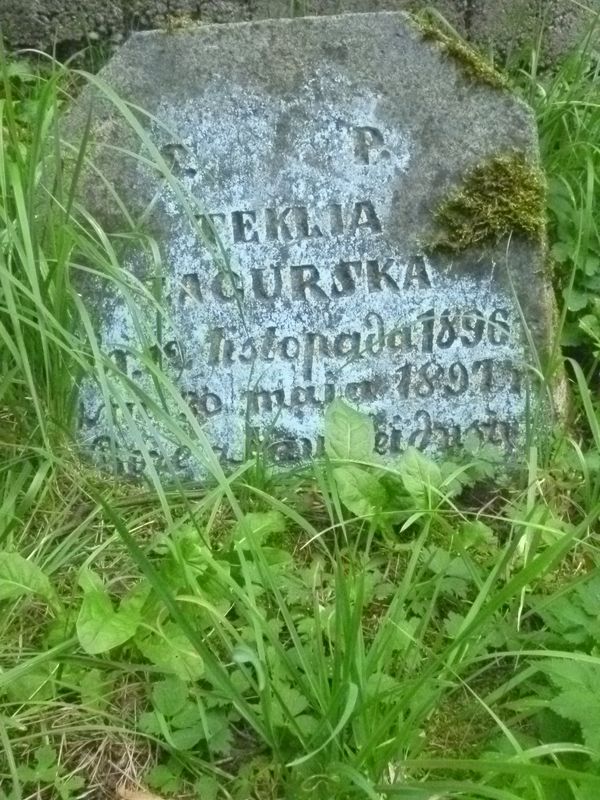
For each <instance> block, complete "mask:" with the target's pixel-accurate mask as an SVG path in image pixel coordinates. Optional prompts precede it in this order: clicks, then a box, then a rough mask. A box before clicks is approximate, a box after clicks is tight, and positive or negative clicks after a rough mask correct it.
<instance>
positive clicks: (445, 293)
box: [79, 86, 529, 479]
mask: <svg viewBox="0 0 600 800" xmlns="http://www.w3.org/2000/svg"><path fill="white" fill-rule="evenodd" d="M236 91H237V90H236V88H235V87H232V92H233V96H234V99H235V108H234V107H233V106H231V107H230V106H229V105H228V106H227V107H228V108H230V113H231V115H232V116H231V120H233V122H232V123H231V124H230V125H229V127H227V126H225V128H224V129H223V130H221V128H220V127H219V124H218V123H219V120H220V119H221V111H220V109H219V104H218V103H216V102H215V98H214V97H212V101H211V98H210V96H207V97H208V99H207V100H206V103H207V104H208V105H206V107H205V108H200V107H198V108H196V106H194V107H191V106H189V105H182V106H181V107H179V106H177V105H174V104H170V105H169V104H167V105H168V108H167V107H165V109H163V112H162V113H163V114H164V115H166V118H168V120H169V123H170V125H169V128H170V130H175V131H179V132H180V135H181V139H180V140H178V139H177V138H174V137H173V135H172V133H167V132H166V131H165V130H164V129H163V128H161V127H160V126H157V127H156V129H153V130H152V131H151V132H150V133H151V135H152V136H153V137H154V138H155V140H156V144H157V146H158V147H159V149H160V150H161V152H162V154H163V156H164V158H165V159H166V161H167V162H168V163H169V164H170V165H171V166H172V169H173V171H174V173H175V174H176V176H177V177H178V178H179V179H180V181H181V185H182V186H183V187H184V188H185V190H186V191H188V192H189V195H190V198H191V199H190V207H191V209H192V211H191V213H189V214H187V215H185V214H182V212H181V207H180V204H179V203H178V197H177V195H176V194H175V193H174V191H173V189H172V188H170V186H169V185H168V182H166V181H157V182H156V183H155V184H154V189H155V200H154V201H153V202H154V203H155V208H156V209H158V211H157V213H159V214H160V215H161V225H162V228H161V231H163V232H162V233H161V236H162V239H161V241H160V243H159V245H160V247H159V249H160V258H156V254H155V256H154V258H153V259H152V262H151V263H150V261H149V260H148V259H146V258H145V257H143V256H142V255H134V256H132V257H131V258H130V259H129V260H127V259H126V263H125V264H124V266H125V267H126V268H129V269H131V270H132V271H134V272H135V275H136V278H137V279H139V280H140V281H141V283H142V285H144V286H145V287H146V289H147V291H148V292H149V293H150V295H149V296H153V297H155V298H158V303H157V304H156V305H152V304H151V303H150V302H149V301H148V299H147V298H146V299H140V301H139V303H138V304H137V305H136V307H135V314H133V313H131V311H130V310H128V309H127V307H126V306H125V305H124V304H121V305H119V304H118V303H107V304H106V306H105V311H104V313H105V317H104V320H103V323H102V329H101V331H100V332H99V333H100V339H101V341H102V347H103V351H104V352H105V353H106V354H107V355H108V356H109V358H110V363H111V364H112V365H113V367H114V375H111V380H113V379H114V380H119V381H121V391H122V393H123V394H122V396H123V397H124V398H125V399H124V400H123V401H122V402H113V403H112V404H111V403H110V402H109V401H107V400H106V397H105V395H104V394H103V393H102V392H100V391H99V390H98V388H97V387H95V386H93V385H91V384H84V385H83V387H82V390H81V393H80V418H79V425H80V431H81V436H82V440H83V441H84V442H85V443H86V446H87V448H88V449H89V450H90V451H91V453H92V455H93V458H94V459H95V460H96V461H97V462H98V463H99V464H100V465H104V466H109V465H110V466H112V467H113V468H116V469H117V471H118V472H119V473H120V474H124V475H131V476H134V477H139V476H141V475H143V474H144V473H145V472H146V471H147V468H148V464H149V463H150V464H152V465H153V468H154V469H156V470H158V471H159V472H170V473H175V474H178V475H180V476H185V477H189V478H193V479H199V478H200V479H201V478H203V477H205V474H206V467H205V466H204V465H203V464H202V463H200V461H199V459H198V457H197V455H195V454H194V452H193V449H194V448H193V447H192V446H191V444H190V446H189V447H188V446H187V445H186V446H183V445H182V444H181V437H180V438H179V440H178V437H177V436H175V435H173V434H172V431H171V430H170V429H169V426H168V425H166V424H165V423H164V420H162V421H161V417H160V414H159V413H158V412H157V409H164V408H165V406H166V407H167V408H168V410H169V417H170V421H171V422H172V424H173V425H174V426H179V430H181V431H183V432H184V433H185V436H186V437H187V438H186V439H184V441H186V442H188V443H194V442H196V443H197V442H200V443H201V446H202V447H204V442H205V441H208V443H209V444H210V445H211V447H212V449H213V451H214V453H215V454H216V455H217V456H218V458H219V459H220V460H221V461H222V462H223V463H224V464H225V465H228V466H235V465H238V464H241V463H243V462H244V461H245V459H246V458H247V457H248V455H249V454H251V453H252V452H253V451H254V450H256V449H257V448H260V451H261V452H262V453H264V454H265V455H266V457H267V458H269V459H270V460H271V461H273V462H274V463H276V464H279V465H281V466H282V467H284V466H289V465H292V464H296V463H298V462H303V461H306V460H308V459H311V458H318V457H321V456H323V455H324V452H325V447H324V430H323V423H324V415H325V411H326V409H327V407H328V405H329V404H330V403H331V402H332V401H333V400H335V399H336V398H342V399H344V400H345V401H346V402H347V403H349V404H351V405H352V406H354V407H355V408H358V409H360V410H362V411H364V412H365V413H367V414H369V415H371V417H372V419H373V421H374V424H375V429H376V440H375V453H374V455H375V456H376V457H379V458H382V459H384V460H388V461H389V462H391V463H393V461H394V459H396V458H397V457H398V456H399V454H401V453H402V452H403V450H405V449H406V448H407V447H409V446H413V447H417V448H419V449H421V450H423V451H426V452H428V453H430V454H439V453H441V452H443V451H445V450H449V449H459V448H461V447H463V446H465V444H468V443H470V444H472V443H473V442H475V443H478V444H480V445H493V446H494V447H497V448H499V449H500V450H501V451H502V452H503V453H504V454H506V456H507V457H510V456H511V455H512V454H514V453H516V452H518V450H519V448H520V447H521V445H522V442H523V436H524V425H523V420H524V416H525V411H526V408H527V403H528V397H529V379H528V373H527V368H526V364H527V357H526V348H525V342H524V337H523V334H522V325H521V317H520V310H519V306H518V303H517V302H516V301H515V298H514V297H513V295H512V293H511V291H510V290H509V289H508V288H507V285H505V284H503V283H501V282H499V281H497V280H496V276H497V274H498V272H499V270H500V267H501V265H500V264H499V262H498V260H494V257H493V256H492V255H491V254H490V255H489V256H485V257H484V256H482V255H481V254H478V255H477V257H475V256H473V257H472V261H471V256H470V255H469V254H466V255H464V256H463V255H461V256H457V257H456V259H457V260H458V261H460V264H459V265H458V267H457V265H456V264H455V263H454V260H453V259H452V258H449V257H441V256H440V257H435V258H434V257H432V256H429V255H427V254H426V252H424V251H423V248H422V247H421V245H420V235H421V231H420V230H417V229H416V228H415V229H413V227H411V226H412V225H413V222H412V220H413V218H415V219H416V218H417V217H418V216H419V214H420V210H419V209H420V206H419V205H418V204H417V205H415V204H413V197H412V191H413V185H412V183H411V182H412V181H414V180H417V179H418V174H419V173H418V166H415V164H414V159H417V158H418V157H419V148H418V147H417V146H416V144H415V140H414V136H413V134H412V133H411V132H410V130H409V127H410V126H408V127H407V129H406V130H404V129H403V128H401V127H399V124H400V123H397V122H394V123H393V124H392V123H390V122H389V120H388V122H386V121H385V120H383V119H380V117H379V111H378V109H379V99H378V96H377V95H369V96H368V97H366V96H362V95H361V94H360V92H359V93H358V94H356V95H353V96H352V102H348V103H346V104H343V105H341V106H340V105H337V104H336V102H337V101H336V100H335V98H334V99H331V100H330V105H329V106H328V107H327V110H326V112H323V113H322V114H321V115H320V116H319V115H318V114H315V115H314V118H313V117H312V116H311V117H307V118H306V120H305V122H304V124H303V126H300V127H298V126H293V125H291V124H290V125H288V123H287V117H286V116H285V113H284V112H283V111H281V110H278V109H279V106H278V105H277V103H279V102H281V103H283V106H285V108H287V109H288V111H289V108H290V102H291V101H289V99H285V100H278V101H277V103H273V100H272V98H270V97H269V96H268V95H264V96H263V95H261V96H260V98H258V99H257V98H256V97H255V98H254V100H252V92H250V91H244V92H242V93H239V92H238V93H236ZM253 91H254V90H253ZM302 91H306V92H308V93H309V94H310V92H311V91H313V90H312V89H311V88H310V87H308V86H307V87H305V89H303V90H302ZM315 91H316V90H315ZM211 102H212V105H211ZM307 102H308V101H307ZM310 102H313V101H312V100H310ZM252 103H254V104H255V105H252ZM292 105H293V103H292ZM256 107H260V108H261V109H262V110H261V114H262V116H261V115H257V114H255V113H254V109H255V108H256ZM286 113H287V112H286ZM241 119H243V120H244V128H243V135H242V133H241V132H240V131H241V130H242V129H241V128H240V122H239V120H241ZM265 119H266V120H267V121H265ZM231 120H230V121H231ZM273 132H275V133H273ZM273 136H276V137H279V138H280V139H281V140H282V141H283V140H285V141H289V143H291V144H289V145H286V146H289V148H290V149H289V151H288V152H287V158H285V159H278V157H277V153H276V148H277V146H279V145H277V143H276V142H275V140H274V139H273V138H272V137H273ZM277 141H279V140H277ZM274 148H275V149H274ZM411 170H412V171H411ZM215 175H216V176H218V177H219V180H218V181H217V180H213V178H214V176H215ZM196 200H197V201H198V202H197V204H195V201H196ZM423 202H424V201H423V199H421V200H419V203H421V204H422V203H423ZM461 259H462V260H461ZM496 259H497V257H496ZM159 261H160V263H161V269H162V272H160V274H157V262H159ZM157 306H158V307H160V308H162V313H161V312H159V311H158V310H157ZM140 331H143V334H144V336H143V340H142V339H141V337H140ZM158 373H160V375H161V376H164V381H165V384H164V386H163V384H162V383H161V380H162V379H161V380H158V379H157V377H156V376H157V374H158ZM167 385H168V386H169V388H168V389H165V386H167ZM127 392H132V393H137V394H136V398H137V399H135V398H133V397H130V398H128V397H127ZM175 395H176V396H177V399H176V400H175V399H174V397H175ZM107 402H108V405H107ZM136 428H137V430H139V431H142V432H143V433H142V434H140V435H139V436H131V434H130V431H132V430H135V429H136ZM199 432H200V433H199ZM203 437H206V439H204V438H203Z"/></svg>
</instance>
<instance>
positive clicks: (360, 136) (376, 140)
mask: <svg viewBox="0 0 600 800" xmlns="http://www.w3.org/2000/svg"><path fill="white" fill-rule="evenodd" d="M352 134H353V138H354V158H355V159H356V161H358V162H359V163H360V164H374V163H376V162H377V161H378V158H377V157H373V155H372V154H371V150H374V151H375V152H377V151H380V150H381V148H382V147H383V145H384V140H383V134H382V133H381V131H380V130H378V129H377V128H372V127H371V126H369V125H366V126H364V127H361V128H354V129H353V131H352ZM386 156H387V157H388V158H389V152H388V151H387V150H383V151H382V152H381V153H380V156H379V157H383V158H385V157H386Z"/></svg>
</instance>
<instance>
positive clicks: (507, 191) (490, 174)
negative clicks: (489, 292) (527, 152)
mask: <svg viewBox="0 0 600 800" xmlns="http://www.w3.org/2000/svg"><path fill="white" fill-rule="evenodd" d="M545 195H546V184H545V180H544V176H543V173H542V172H541V170H540V169H539V168H538V167H536V166H535V165H533V164H531V163H530V162H529V161H527V159H526V158H525V156H524V155H523V154H522V153H511V154H508V155H502V156H496V157H494V158H492V159H490V160H489V161H487V162H485V163H483V164H480V165H479V166H477V167H475V169H474V170H473V171H472V172H470V173H469V174H468V175H467V176H466V178H465V180H464V182H463V184H462V186H460V187H459V188H458V189H456V190H455V191H453V192H452V193H451V194H450V195H449V196H448V197H447V198H446V199H445V200H443V202H442V203H441V204H440V205H439V207H438V208H437V210H436V212H435V214H434V220H435V223H436V225H437V228H438V233H437V234H436V235H435V236H434V238H433V239H432V240H431V241H430V242H428V243H427V250H428V251H430V252H431V251H436V250H438V251H439V250H446V251H451V252H458V251H461V250H465V249H467V248H468V247H472V246H474V245H482V244H485V243H489V242H496V241H498V240H499V239H500V238H501V237H503V236H506V235H508V234H511V233H520V234H524V235H526V236H530V237H541V236H542V235H543V231H544V226H545V207H546V203H545Z"/></svg>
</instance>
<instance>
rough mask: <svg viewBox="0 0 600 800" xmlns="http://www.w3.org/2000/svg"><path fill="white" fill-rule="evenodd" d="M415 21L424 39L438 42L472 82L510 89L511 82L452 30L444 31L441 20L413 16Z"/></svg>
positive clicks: (431, 16)
mask: <svg viewBox="0 0 600 800" xmlns="http://www.w3.org/2000/svg"><path fill="white" fill-rule="evenodd" d="M413 20H414V22H415V23H416V25H417V27H418V28H419V30H420V31H421V33H422V35H423V38H424V39H426V40H429V41H433V42H436V43H437V45H438V46H439V48H440V49H441V50H443V52H444V53H446V54H447V55H449V56H450V57H451V58H453V59H454V60H455V61H457V62H458V63H459V64H460V66H461V67H462V70H463V72H464V73H465V74H466V75H467V77H469V78H470V79H471V80H474V81H478V82H480V83H485V84H487V85H488V86H493V87H494V88H495V89H510V81H509V80H508V78H507V77H506V76H505V75H503V74H502V73H501V72H498V70H496V69H495V68H494V66H493V65H492V64H490V62H489V61H488V60H487V59H486V58H484V56H482V55H481V54H480V53H478V52H477V51H476V50H474V49H473V48H472V47H471V46H470V45H468V44H467V43H466V42H465V41H464V40H463V39H461V37H460V36H459V35H458V34H457V33H455V32H453V31H452V29H451V28H449V29H447V30H442V28H441V23H440V20H438V19H437V17H434V16H433V15H432V14H430V13H429V14H428V13H423V14H416V15H413Z"/></svg>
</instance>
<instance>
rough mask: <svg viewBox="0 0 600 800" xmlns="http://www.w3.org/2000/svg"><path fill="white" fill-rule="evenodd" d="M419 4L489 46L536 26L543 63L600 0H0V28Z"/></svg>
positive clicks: (51, 33) (43, 43) (105, 30)
mask: <svg viewBox="0 0 600 800" xmlns="http://www.w3.org/2000/svg"><path fill="white" fill-rule="evenodd" d="M423 8H435V9H436V10H437V11H439V13H441V14H442V15H444V17H445V18H446V19H447V20H448V21H449V22H450V23H451V24H452V25H453V26H455V28H456V29H457V30H458V31H459V32H460V33H461V35H463V36H466V37H467V38H468V39H470V40H471V41H472V42H474V43H477V44H478V45H480V46H482V47H484V48H485V49H486V50H490V51H491V52H493V53H498V52H500V53H502V54H507V53H508V54H510V53H512V52H514V51H519V50H522V49H524V48H525V49H527V48H529V47H530V46H531V43H532V42H537V40H538V37H539V34H540V30H543V37H542V38H543V41H544V45H545V46H544V53H545V59H546V61H547V62H548V63H550V62H552V61H553V60H555V59H557V58H558V57H559V56H560V55H561V54H562V53H564V52H565V51H566V50H568V49H569V47H571V46H572V45H573V44H574V43H576V42H577V41H578V40H579V39H580V38H581V37H582V36H583V34H584V32H585V31H586V29H587V27H588V26H589V25H590V23H591V21H592V19H593V17H594V15H595V14H599V13H600V0H587V2H586V3H577V2H567V0H27V2H25V3H23V2H22V0H0V31H2V33H3V35H4V37H5V39H6V41H7V42H8V44H9V46H11V47H14V48H17V47H36V48H42V49H46V50H52V49H53V48H54V47H56V46H58V48H59V51H60V50H64V49H65V48H67V49H68V50H72V49H73V48H77V47H81V46H84V45H85V44H87V43H88V42H89V41H96V40H102V41H104V42H120V41H121V40H122V39H123V38H124V37H127V36H129V35H130V34H131V32H132V31H134V30H147V29H150V28H171V27H173V26H176V25H179V24H185V22H186V21H201V22H208V23H212V22H233V21H242V20H249V19H262V18H269V17H272V18H274V17H285V16H288V17H289V16H294V15H295V16H301V15H320V14H339V13H342V12H366V11H397V10H414V11H418V10H420V9H423Z"/></svg>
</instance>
